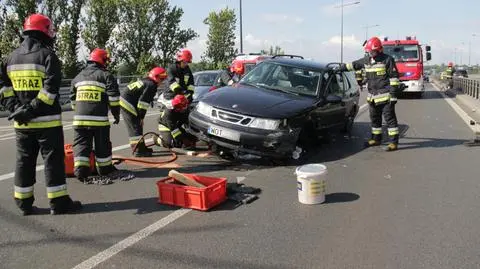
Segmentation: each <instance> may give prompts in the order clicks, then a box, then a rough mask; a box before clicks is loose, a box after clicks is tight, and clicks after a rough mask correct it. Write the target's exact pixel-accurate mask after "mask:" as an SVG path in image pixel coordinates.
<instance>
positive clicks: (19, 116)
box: [8, 104, 35, 125]
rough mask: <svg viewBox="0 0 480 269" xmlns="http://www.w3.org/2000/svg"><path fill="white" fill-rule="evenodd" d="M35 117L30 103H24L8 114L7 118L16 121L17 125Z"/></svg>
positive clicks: (25, 123)
mask: <svg viewBox="0 0 480 269" xmlns="http://www.w3.org/2000/svg"><path fill="white" fill-rule="evenodd" d="M33 118H35V115H34V114H33V108H32V106H31V105H30V104H25V105H22V106H20V107H19V108H17V109H16V110H15V112H13V113H12V114H10V116H8V120H12V119H13V120H15V121H16V122H18V124H19V125H27V123H28V122H29V121H30V120H31V119H33Z"/></svg>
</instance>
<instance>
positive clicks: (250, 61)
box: [232, 53, 272, 76]
mask: <svg viewBox="0 0 480 269" xmlns="http://www.w3.org/2000/svg"><path fill="white" fill-rule="evenodd" d="M270 58H272V56H270V55H264V54H260V53H249V54H239V55H237V56H236V57H235V59H233V61H232V65H234V64H235V63H236V62H241V63H242V64H243V70H244V73H243V74H240V75H241V76H244V75H245V74H248V72H250V70H252V69H253V68H254V67H255V65H257V64H259V63H261V62H262V61H264V60H266V59H270Z"/></svg>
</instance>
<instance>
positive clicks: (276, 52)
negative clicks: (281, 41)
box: [260, 46, 285, 56]
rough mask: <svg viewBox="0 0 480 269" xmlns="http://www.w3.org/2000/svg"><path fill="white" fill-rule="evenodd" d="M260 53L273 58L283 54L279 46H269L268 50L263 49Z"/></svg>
mask: <svg viewBox="0 0 480 269" xmlns="http://www.w3.org/2000/svg"><path fill="white" fill-rule="evenodd" d="M260 53H261V54H266V55H271V56H274V55H280V54H285V51H284V50H283V49H282V48H280V47H279V46H275V47H273V46H270V49H269V50H268V51H267V50H264V49H263V50H261V51H260Z"/></svg>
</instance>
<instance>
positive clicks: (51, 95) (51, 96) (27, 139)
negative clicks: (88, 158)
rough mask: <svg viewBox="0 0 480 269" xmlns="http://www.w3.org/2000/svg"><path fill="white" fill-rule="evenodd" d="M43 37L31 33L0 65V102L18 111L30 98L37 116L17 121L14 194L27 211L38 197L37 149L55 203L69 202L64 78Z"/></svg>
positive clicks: (18, 202) (51, 204)
mask: <svg viewBox="0 0 480 269" xmlns="http://www.w3.org/2000/svg"><path fill="white" fill-rule="evenodd" d="M42 40H43V39H42V38H41V37H40V36H36V37H35V35H33V34H32V35H31V36H28V37H26V39H25V40H24V41H23V42H22V44H21V45H20V47H19V48H18V49H16V50H15V51H13V52H12V53H11V54H10V55H9V56H8V57H7V58H6V60H5V63H4V64H2V66H1V68H0V88H1V92H2V96H1V103H2V105H4V106H5V107H6V108H7V109H8V110H9V111H10V112H14V111H15V109H16V108H18V107H20V106H22V105H27V104H30V109H31V116H32V117H33V118H31V119H30V121H28V123H27V124H22V125H20V124H19V123H18V122H16V121H15V122H14V128H15V133H16V142H17V162H16V169H15V187H14V197H15V200H16V203H17V205H18V206H19V207H20V208H21V209H22V210H24V211H25V210H29V209H31V208H32V204H33V202H34V192H33V186H34V184H35V182H36V179H35V175H36V163H37V156H38V153H39V152H41V154H42V157H43V159H44V162H45V181H46V185H47V197H48V198H49V199H50V206H51V208H52V209H54V208H60V207H62V206H67V204H68V203H71V199H70V197H69V195H68V193H67V185H66V182H65V163H64V146H63V143H64V137H63V129H62V119H61V113H62V110H61V107H60V103H59V95H58V92H59V89H60V83H61V80H62V73H61V67H60V61H59V59H58V58H57V56H56V54H55V53H54V52H53V50H52V49H51V47H50V46H49V45H47V42H46V41H42Z"/></svg>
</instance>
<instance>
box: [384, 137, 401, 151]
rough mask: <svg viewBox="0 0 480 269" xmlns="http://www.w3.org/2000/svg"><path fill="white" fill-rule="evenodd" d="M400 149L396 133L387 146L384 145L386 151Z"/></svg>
mask: <svg viewBox="0 0 480 269" xmlns="http://www.w3.org/2000/svg"><path fill="white" fill-rule="evenodd" d="M397 149H398V135H394V136H391V137H390V142H389V143H388V145H387V146H386V147H384V150H385V151H396V150H397Z"/></svg>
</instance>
